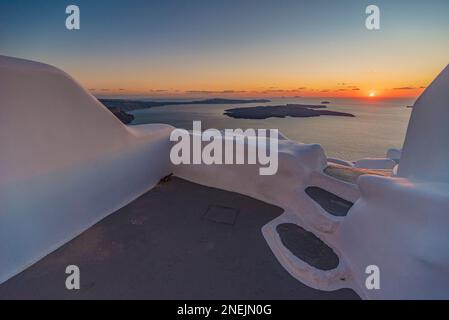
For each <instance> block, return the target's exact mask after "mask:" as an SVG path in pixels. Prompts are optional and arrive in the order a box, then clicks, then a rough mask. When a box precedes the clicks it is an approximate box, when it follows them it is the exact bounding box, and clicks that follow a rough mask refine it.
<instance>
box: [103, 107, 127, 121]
mask: <svg viewBox="0 0 449 320" xmlns="http://www.w3.org/2000/svg"><path fill="white" fill-rule="evenodd" d="M107 109H108V110H109V111H111V112H112V114H113V115H114V116H116V117H117V118H118V119H119V120H120V121H121V122H123V123H124V124H130V123H131V122H133V120H134V116H133V115H132V114H130V113H126V112H125V111H123V110H120V108H116V107H112V108H107Z"/></svg>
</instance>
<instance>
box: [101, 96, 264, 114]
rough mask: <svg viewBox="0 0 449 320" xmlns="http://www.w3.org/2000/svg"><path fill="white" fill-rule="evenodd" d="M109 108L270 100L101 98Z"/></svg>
mask: <svg viewBox="0 0 449 320" xmlns="http://www.w3.org/2000/svg"><path fill="white" fill-rule="evenodd" d="M99 101H100V102H101V103H102V104H104V105H105V106H106V107H107V108H119V109H120V110H122V111H132V110H138V109H148V108H155V107H164V106H173V105H191V104H244V103H267V102H270V100H266V99H255V100H248V99H244V100H239V99H220V98H214V99H206V100H196V101H142V100H128V99H99Z"/></svg>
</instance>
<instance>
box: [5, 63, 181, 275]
mask: <svg viewBox="0 0 449 320" xmlns="http://www.w3.org/2000/svg"><path fill="white" fill-rule="evenodd" d="M171 130H172V127H170V126H167V125H144V126H137V127H134V128H128V127H126V126H125V125H123V124H122V123H121V122H120V121H119V120H118V119H117V118H116V117H115V116H114V115H112V114H111V113H110V112H109V111H108V110H106V108H105V107H104V106H103V105H101V104H100V103H99V102H98V101H97V100H96V99H95V98H94V97H93V96H92V95H91V94H90V93H89V92H87V91H86V90H84V89H83V88H82V87H81V86H80V85H78V84H77V83H76V81H74V80H73V79H72V78H71V77H70V76H68V75H67V74H65V73H64V72H62V71H60V70H58V69H56V68H54V67H51V66H48V65H45V64H40V63H36V62H31V61H25V60H20V59H14V58H8V57H3V56H0V204H1V205H0V283H1V282H3V281H5V280H7V279H8V278H9V277H11V276H13V275H14V274H16V273H17V272H19V271H21V270H23V269H24V268H25V267H27V266H29V265H30V264H32V263H34V262H36V261H37V260H39V259H40V258H42V257H43V256H45V255H46V254H48V253H50V252H51V251H52V250H54V249H56V248H57V247H59V246H60V245H62V244H64V243H65V242H67V241H69V240H70V239H72V238H73V237H75V236H76V235H78V234H79V233H80V232H82V231H84V230H85V229H87V228H88V227H90V226H91V225H93V224H95V223H96V222H98V221H99V220H100V219H102V218H104V217H105V216H107V215H108V214H110V213H112V212H114V211H116V210H117V209H119V208H120V207H122V206H124V205H126V204H127V203H129V202H130V201H132V200H134V199H135V198H137V197H138V196H140V195H141V194H143V193H144V192H145V191H147V190H149V189H150V188H151V187H152V186H154V185H155V184H156V183H157V182H158V181H159V179H160V178H162V177H164V176H165V175H167V174H168V173H170V167H169V152H170V147H171V143H170V142H169V135H170V132H171Z"/></svg>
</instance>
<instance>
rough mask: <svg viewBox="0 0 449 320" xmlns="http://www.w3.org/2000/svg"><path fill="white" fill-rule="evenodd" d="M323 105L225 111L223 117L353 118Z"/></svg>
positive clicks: (291, 105)
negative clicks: (327, 108)
mask: <svg viewBox="0 0 449 320" xmlns="http://www.w3.org/2000/svg"><path fill="white" fill-rule="evenodd" d="M323 109H326V106H323V105H303V104H287V105H280V106H259V107H249V108H234V109H228V110H225V113H224V114H225V115H226V116H228V117H231V118H234V119H268V118H285V117H293V118H308V117H319V116H340V117H355V116H354V115H353V114H351V113H346V112H338V111H330V110H323Z"/></svg>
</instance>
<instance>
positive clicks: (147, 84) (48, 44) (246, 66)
mask: <svg viewBox="0 0 449 320" xmlns="http://www.w3.org/2000/svg"><path fill="white" fill-rule="evenodd" d="M69 4H76V5H78V6H79V7H80V9H81V30H79V31H68V30H66V29H65V18H66V14H65V8H66V6H67V5H69ZM368 4H376V5H378V6H379V7H380V9H381V30H380V31H375V32H372V31H368V30H366V28H365V27H364V20H365V18H366V15H365V14H364V11H365V8H366V6H367V5H368ZM448 31H449V1H446V0H441V1H405V0H404V1H402V0H388V1H363V0H340V1H323V0H318V1H300V0H277V1H267V0H251V1H250V0H239V1H236V0H226V1H224V0H223V1H217V0H208V1H203V0H183V1H181V0H163V1H148V0H147V1H143V0H126V1H125V0H108V1H107V0H95V1H92V0H81V1H59V0H54V1H51V0H43V1H30V0H26V1H25V0H22V1H21V0H17V1H5V0H0V54H5V55H12V56H17V57H23V58H28V59H33V60H39V61H43V62H47V63H51V64H54V65H57V66H58V67H61V68H63V69H64V70H66V71H67V72H69V73H71V74H73V75H74V76H75V77H76V78H77V79H79V80H80V81H81V82H82V83H83V84H84V85H85V86H87V87H89V88H92V89H99V88H101V87H104V88H107V89H108V90H112V91H116V90H117V89H118V88H124V89H126V90H127V91H132V90H137V91H139V90H146V89H148V90H167V91H170V92H172V93H173V92H175V91H187V90H195V89H198V90H220V89H223V90H230V89H235V90H243V89H245V90H262V88H269V87H282V88H285V89H286V90H287V89H289V90H291V89H293V88H295V87H298V88H299V87H310V88H312V87H313V88H315V89H314V90H320V89H321V90H324V89H325V88H327V87H331V86H332V84H333V83H335V85H337V84H336V83H337V82H338V81H340V80H341V81H349V80H350V81H354V82H357V84H358V85H360V86H361V87H363V86H365V87H366V88H367V89H366V90H368V88H369V87H373V86H379V85H380V82H381V81H382V79H385V78H388V79H389V80H388V81H390V82H391V84H390V83H388V85H387V84H385V87H388V86H389V87H394V86H422V85H424V84H425V83H427V81H429V79H430V78H431V77H432V76H433V75H434V74H435V72H437V71H438V70H439V69H441V68H442V67H443V66H444V65H445V64H447V63H448V62H449V59H448V58H449V35H448ZM412 68H413V70H411V69H412ZM389 71H391V72H392V73H393V72H394V74H395V77H393V78H394V79H390V78H391V77H390V76H389V74H388V72H389ZM370 72H371V73H376V76H375V77H378V78H379V79H378V80H373V81H372V83H371V82H370V81H369V79H370V77H369V73H370ZM375 77H374V78H375ZM396 77H397V78H396ZM325 78H328V79H325ZM371 78H373V77H371ZM347 79H349V80H347ZM401 79H403V80H401ZM385 80H386V79H385ZM393 80H394V81H393ZM406 80H408V81H406ZM384 90H387V89H386V88H385V89H384Z"/></svg>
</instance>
